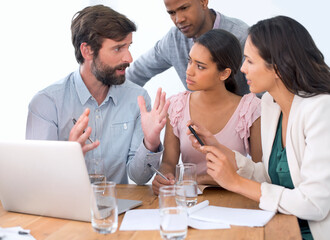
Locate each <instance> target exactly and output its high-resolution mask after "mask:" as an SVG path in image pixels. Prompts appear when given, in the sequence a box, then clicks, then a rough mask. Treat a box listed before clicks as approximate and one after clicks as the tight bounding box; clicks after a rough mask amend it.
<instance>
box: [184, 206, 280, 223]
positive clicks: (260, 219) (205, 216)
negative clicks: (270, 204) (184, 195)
mask: <svg viewBox="0 0 330 240" xmlns="http://www.w3.org/2000/svg"><path fill="white" fill-rule="evenodd" d="M274 215H275V213H274V212H269V211H263V210H252V209H240V208H225V207H217V206H206V207H204V208H202V209H199V210H198V211H195V212H193V213H192V214H190V215H189V217H190V218H193V219H198V220H202V221H208V222H215V223H227V224H230V225H237V226H248V227H263V226H265V225H266V224H267V223H268V221H269V220H270V219H272V217H273V216H274Z"/></svg>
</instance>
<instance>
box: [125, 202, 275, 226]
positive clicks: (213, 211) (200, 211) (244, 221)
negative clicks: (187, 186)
mask: <svg viewBox="0 0 330 240" xmlns="http://www.w3.org/2000/svg"><path fill="white" fill-rule="evenodd" d="M188 215H189V218H188V226H190V227H192V228H196V229H227V228H230V225H237V226H249V227H262V226H264V225H266V224H267V223H268V221H269V220H270V219H271V218H272V217H273V216H274V215H275V213H274V212H268V211H263V210H251V209H240V208H225V207H216V206H209V201H208V200H205V201H203V202H201V203H199V204H197V205H196V206H194V207H191V208H188ZM159 225H160V216H159V209H136V210H130V211H127V212H126V213H125V216H124V218H123V221H122V223H121V226H120V228H119V230H120V231H138V230H159Z"/></svg>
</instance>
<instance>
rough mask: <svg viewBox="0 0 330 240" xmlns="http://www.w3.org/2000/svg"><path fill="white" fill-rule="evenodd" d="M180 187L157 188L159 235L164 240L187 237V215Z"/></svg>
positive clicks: (177, 239)
mask: <svg viewBox="0 0 330 240" xmlns="http://www.w3.org/2000/svg"><path fill="white" fill-rule="evenodd" d="M184 194H185V191H184V189H183V187H182V186H177V185H170V186H162V187H160V188H159V195H158V197H159V209H160V235H161V237H162V238H163V239H166V240H174V239H175V240H181V239H184V238H186V236H187V226H188V214H187V206H186V199H185V195H184Z"/></svg>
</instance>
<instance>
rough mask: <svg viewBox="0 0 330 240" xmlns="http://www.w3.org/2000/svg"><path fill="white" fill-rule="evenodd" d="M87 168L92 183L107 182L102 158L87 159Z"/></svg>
mask: <svg viewBox="0 0 330 240" xmlns="http://www.w3.org/2000/svg"><path fill="white" fill-rule="evenodd" d="M86 167H87V171H88V175H89V180H90V182H91V183H94V182H105V181H106V177H105V170H104V161H103V159H102V158H91V159H86Z"/></svg>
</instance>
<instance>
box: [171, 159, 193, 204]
mask: <svg viewBox="0 0 330 240" xmlns="http://www.w3.org/2000/svg"><path fill="white" fill-rule="evenodd" d="M175 184H176V185H178V186H183V188H184V191H185V196H186V204H187V207H192V206H194V205H196V203H197V173H196V164H194V163H180V164H177V165H176V171H175Z"/></svg>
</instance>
